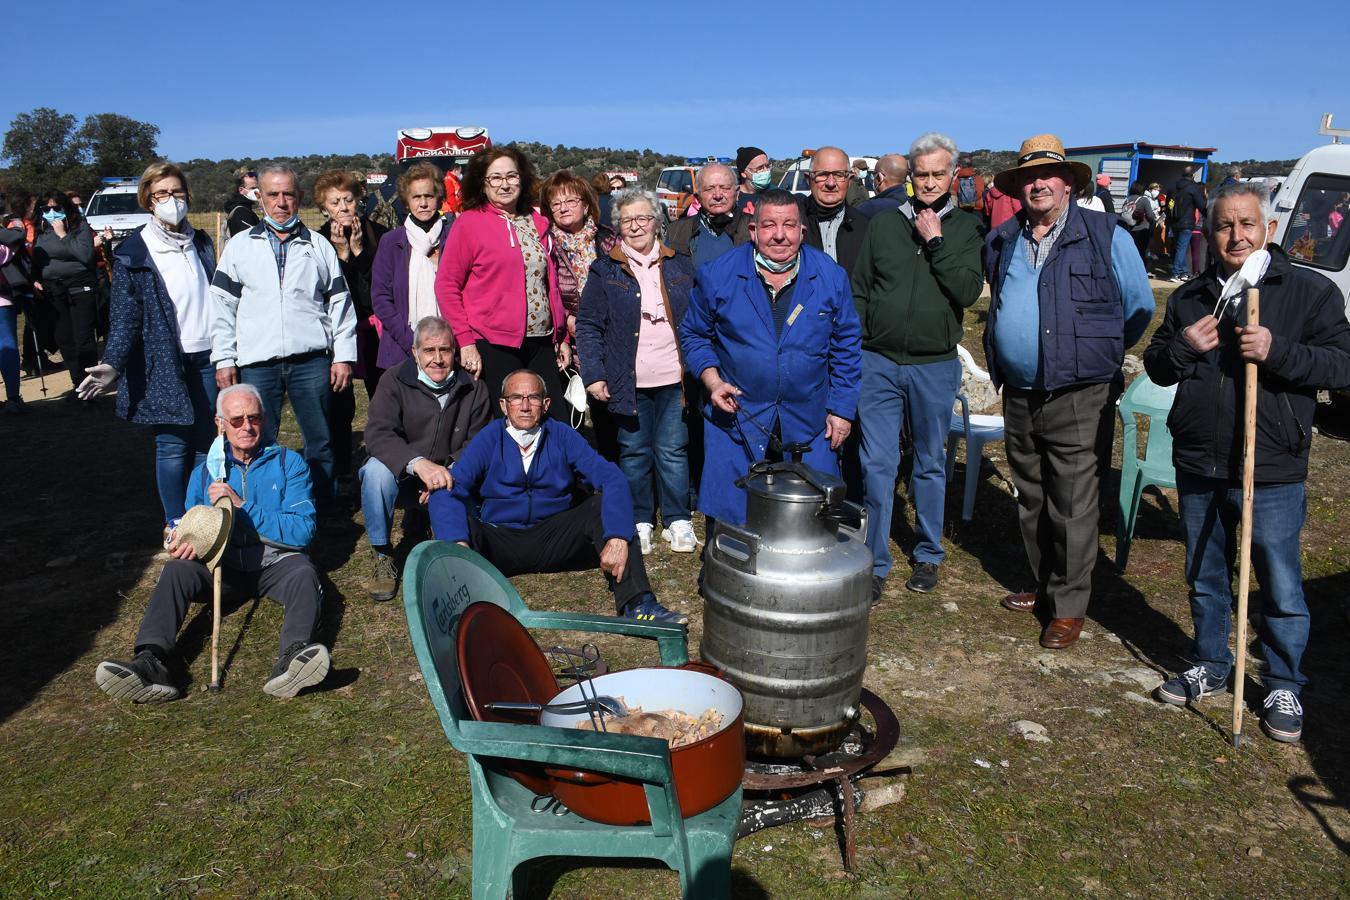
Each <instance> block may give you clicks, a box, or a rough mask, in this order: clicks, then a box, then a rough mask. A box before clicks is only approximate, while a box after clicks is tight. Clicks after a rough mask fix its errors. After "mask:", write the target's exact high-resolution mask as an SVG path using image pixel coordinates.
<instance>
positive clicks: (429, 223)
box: [407, 209, 441, 231]
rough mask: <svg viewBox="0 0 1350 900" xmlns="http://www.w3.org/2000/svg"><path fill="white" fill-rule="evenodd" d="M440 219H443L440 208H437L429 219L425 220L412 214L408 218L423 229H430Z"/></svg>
mask: <svg viewBox="0 0 1350 900" xmlns="http://www.w3.org/2000/svg"><path fill="white" fill-rule="evenodd" d="M440 220H441V211H440V210H439V209H438V210H436V211H435V212H434V213H432V214H431V218H430V219H427V220H426V221H425V222H423V221H422V220H421V219H419V218H417V217H415V216H412V215H410V216H408V219H407V221H408V222H411V223H412V224H414V225H416V226H417V227H418V228H420V229H422V230H423V231H430V230H431V229H432V228H433V227H435V225H436V223H437V222H439V221H440Z"/></svg>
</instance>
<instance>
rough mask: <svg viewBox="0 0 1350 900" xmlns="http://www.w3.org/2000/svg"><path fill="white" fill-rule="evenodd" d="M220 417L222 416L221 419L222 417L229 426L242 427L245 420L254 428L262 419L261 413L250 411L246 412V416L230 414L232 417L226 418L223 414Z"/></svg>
mask: <svg viewBox="0 0 1350 900" xmlns="http://www.w3.org/2000/svg"><path fill="white" fill-rule="evenodd" d="M221 418H222V419H223V420H224V421H225V422H226V423H227V424H228V425H229V426H230V427H231V428H242V427H243V425H244V422H245V421H247V422H248V424H250V425H252V426H253V427H255V428H256V427H257V426H259V425H261V424H262V420H263V417H262V416H261V415H259V414H258V413H250V414H248V415H246V416H232V417H230V418H228V419H226V418H225V417H224V416H221Z"/></svg>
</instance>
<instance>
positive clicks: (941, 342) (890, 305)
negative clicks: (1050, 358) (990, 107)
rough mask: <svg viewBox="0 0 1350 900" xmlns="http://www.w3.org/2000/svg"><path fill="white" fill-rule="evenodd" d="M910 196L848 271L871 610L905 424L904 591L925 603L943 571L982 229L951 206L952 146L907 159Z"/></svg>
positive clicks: (884, 217) (979, 282)
mask: <svg viewBox="0 0 1350 900" xmlns="http://www.w3.org/2000/svg"><path fill="white" fill-rule="evenodd" d="M909 159H910V173H909V179H910V183H911V184H913V186H914V197H913V199H911V200H909V201H908V202H906V203H904V204H902V205H901V206H900V208H899V209H897V210H893V211H888V212H883V213H880V214H878V215H877V216H876V218H874V219H872V221H871V224H870V225H869V227H868V229H867V236H866V240H865V242H864V243H863V248H862V252H861V253H860V254H859V256H858V261H857V263H856V265H855V267H854V270H853V300H854V303H856V304H857V307H858V317H859V318H860V319H862V324H863V341H862V346H863V364H862V396H861V397H860V399H859V401H858V422H859V424H860V425H861V430H862V445H861V462H862V469H863V491H864V496H865V500H866V504H867V522H868V527H867V544H868V546H869V547H870V548H871V550H872V557H873V560H874V562H873V568H872V603H873V605H876V604H877V603H879V602H880V600H881V592H882V589H883V588H884V586H885V580H886V576H887V574H889V572H890V570H891V550H890V533H891V508H892V506H893V505H894V501H895V478H896V473H897V472H898V471H899V468H900V429H901V426H902V425H903V423H904V421H905V418H906V416H908V418H909V425H910V433H911V435H912V436H913V443H914V481H913V485H914V510H915V527H914V530H915V532H916V533H917V535H918V542H917V543H916V544H915V546H914V550H913V554H912V562H913V564H914V570H913V572H912V574H911V575H910V578H909V580H908V581H907V582H906V583H905V587H907V588H909V589H910V590H911V591H918V592H920V593H927V592H928V591H931V590H932V589H933V588H934V587H936V586H937V582H938V566H940V565H941V564H942V559H943V556H944V554H943V550H942V517H943V507H944V502H945V494H946V489H947V476H946V465H945V463H946V454H945V452H944V450H945V446H946V438H947V432H948V429H949V428H950V425H951V415H952V404H953V402H955V400H956V394H957V391H958V390H959V389H960V387H961V362H960V360H959V359H958V358H957V355H956V345H957V344H958V343H959V342H960V340H961V314H962V311H963V310H965V308H966V307H968V306H970V305H971V304H973V303H974V302H975V301H976V299H978V298H979V296H980V290H981V288H982V287H983V286H984V277H983V275H982V274H981V272H980V248H981V246H982V244H983V236H982V235H981V233H980V227H981V226H980V220H979V219H978V218H977V217H976V216H974V215H972V214H970V213H968V212H965V211H963V210H961V209H958V208H957V207H956V204H955V202H954V200H953V199H952V195H951V183H952V177H953V175H954V174H955V172H956V144H955V142H954V141H952V139H951V138H949V137H947V136H946V135H943V134H938V133H937V132H930V133H928V134H925V135H923V136H922V137H920V138H919V139H918V140H916V141H915V142H914V145H913V146H912V147H911V148H910V152H909Z"/></svg>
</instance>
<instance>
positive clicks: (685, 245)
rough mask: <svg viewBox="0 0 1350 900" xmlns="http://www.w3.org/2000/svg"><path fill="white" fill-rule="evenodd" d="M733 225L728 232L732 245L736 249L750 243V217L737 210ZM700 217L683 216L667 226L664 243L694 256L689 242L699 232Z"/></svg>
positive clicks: (728, 227) (734, 213) (677, 250)
mask: <svg viewBox="0 0 1350 900" xmlns="http://www.w3.org/2000/svg"><path fill="white" fill-rule="evenodd" d="M732 215H733V218H732V220H731V224H730V225H728V226H727V231H728V232H730V234H731V243H732V245H733V246H735V247H739V246H740V245H741V244H747V243H749V242H750V216H748V215H746V214H745V213H744V212H743V211H741V210H739V209H737V210H735V211H734V212H733V213H732ZM699 219H700V216H682V217H681V218H679V219H676V220H675V221H674V222H671V223H670V224H669V225H667V226H666V237H665V240H663V241H662V243H663V244H665V245H666V246H667V247H669V248H670V249H672V250H674V251H675V252H676V253H682V254H684V255H685V256H693V255H694V251H693V249H692V248H691V247H690V246H689V242H690V241H692V240H693V239H694V234H695V232H697V231H698V223H699Z"/></svg>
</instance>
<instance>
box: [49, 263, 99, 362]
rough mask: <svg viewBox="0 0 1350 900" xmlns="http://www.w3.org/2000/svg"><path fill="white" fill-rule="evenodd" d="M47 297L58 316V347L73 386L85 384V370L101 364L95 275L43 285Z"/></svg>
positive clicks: (54, 281)
mask: <svg viewBox="0 0 1350 900" xmlns="http://www.w3.org/2000/svg"><path fill="white" fill-rule="evenodd" d="M42 286H43V288H44V290H43V295H44V296H45V298H46V300H47V302H48V303H50V304H51V307H52V311H53V314H54V317H55V332H56V346H57V347H59V348H60V350H61V359H62V360H63V361H64V362H65V366H66V371H67V372H69V373H70V382H71V386H72V387H78V386H79V383H80V382H81V381H84V377H85V371H84V370H85V369H87V368H89V367H90V366H93V365H96V364H97V363H98V343H97V341H96V340H95V338H94V329H95V327H96V326H97V324H98V286H97V284H96V283H95V281H94V277H93V276H92V275H91V276H90V277H89V279H88V280H87V281H85V280H84V279H69V280H66V281H56V280H54V279H50V278H49V279H47V280H46V281H44V282H43V285H42Z"/></svg>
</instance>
